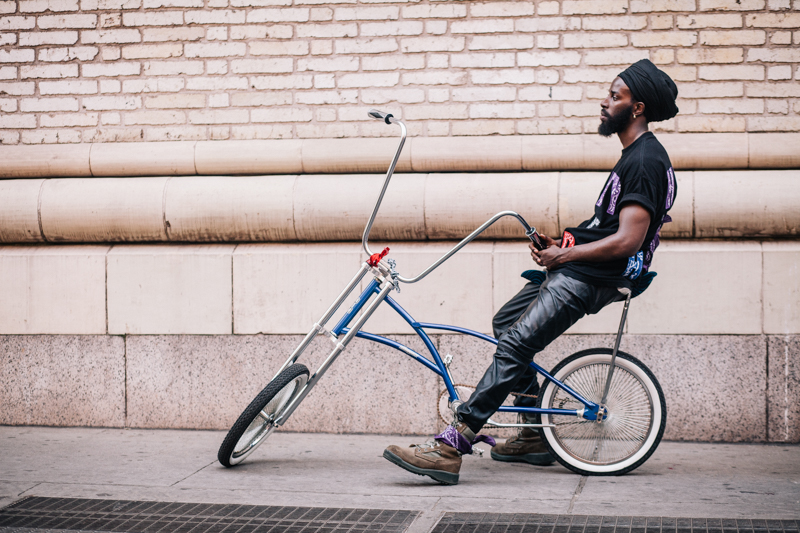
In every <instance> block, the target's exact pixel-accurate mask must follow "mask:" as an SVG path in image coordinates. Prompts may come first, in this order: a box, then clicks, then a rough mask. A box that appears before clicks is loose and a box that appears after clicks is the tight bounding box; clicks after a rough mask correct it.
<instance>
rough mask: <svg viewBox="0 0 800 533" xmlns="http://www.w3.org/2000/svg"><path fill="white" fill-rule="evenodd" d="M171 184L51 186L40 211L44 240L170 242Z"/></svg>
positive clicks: (73, 182) (91, 181)
mask: <svg viewBox="0 0 800 533" xmlns="http://www.w3.org/2000/svg"><path fill="white" fill-rule="evenodd" d="M168 179H169V178H139V179H135V180H124V179H123V180H120V179H114V178H76V179H70V180H47V182H46V183H45V184H44V186H43V189H42V193H41V201H40V208H39V209H40V213H41V224H42V231H43V232H44V236H45V237H46V238H47V240H49V241H52V242H119V241H123V242H125V241H127V242H136V241H161V240H165V238H166V233H165V231H164V216H163V198H164V186H165V185H166V183H167V180H168Z"/></svg>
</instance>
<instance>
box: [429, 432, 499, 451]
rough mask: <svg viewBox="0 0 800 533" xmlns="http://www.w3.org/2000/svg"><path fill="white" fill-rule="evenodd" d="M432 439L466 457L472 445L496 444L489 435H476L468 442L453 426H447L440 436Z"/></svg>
mask: <svg viewBox="0 0 800 533" xmlns="http://www.w3.org/2000/svg"><path fill="white" fill-rule="evenodd" d="M434 439H436V440H438V441H439V442H444V443H445V444H447V445H449V446H452V447H453V448H455V449H456V450H458V451H459V453H462V454H464V455H468V454H471V453H472V445H473V444H478V443H479V442H485V443H487V444H488V445H489V446H494V445H495V444H497V442H495V440H494V439H493V438H492V437H490V436H489V435H477V436H476V437H475V438H474V439H473V440H472V442H470V441H468V440H467V438H466V437H465V436H464V435H462V434H461V433H459V431H458V430H457V429H456V428H455V426H447V428H445V430H444V431H442V432H441V433H440V434H438V435H436V436H435V437H434Z"/></svg>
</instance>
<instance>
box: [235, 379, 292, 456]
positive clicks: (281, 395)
mask: <svg viewBox="0 0 800 533" xmlns="http://www.w3.org/2000/svg"><path fill="white" fill-rule="evenodd" d="M306 381H308V376H307V375H305V374H303V375H300V376H297V377H296V378H294V379H293V380H292V381H291V382H289V383H287V384H286V386H285V387H283V388H282V389H281V390H279V391H278V393H277V394H276V395H275V396H273V397H272V399H271V400H270V401H269V402H268V403H267V405H265V406H264V408H263V409H262V410H261V411H259V413H258V414H257V415H256V417H255V418H254V419H253V421H252V422H250V425H249V426H247V429H245V430H244V433H243V434H242V437H241V438H240V439H239V441H238V442H237V443H236V446H235V447H234V448H233V453H232V454H231V463H232V464H233V463H234V462H239V461H241V460H242V459H244V458H245V457H246V456H247V455H248V454H249V453H250V452H252V451H253V450H254V449H255V448H256V447H257V446H258V445H259V444H261V442H262V441H263V440H264V439H266V438H267V437H268V436H269V435H270V433H272V432H273V431H274V430H275V427H276V426H275V424H274V422H275V419H277V418H278V416H279V415H280V414H281V412H282V411H283V408H284V407H286V405H287V404H288V403H289V401H290V400H291V399H292V397H293V396H294V394H295V392H296V391H297V390H299V389H300V388H301V387H302V386H303V385H305V384H306Z"/></svg>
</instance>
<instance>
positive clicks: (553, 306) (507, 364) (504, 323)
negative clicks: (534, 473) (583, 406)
mask: <svg viewBox="0 0 800 533" xmlns="http://www.w3.org/2000/svg"><path fill="white" fill-rule="evenodd" d="M620 299H622V295H621V294H620V292H619V291H618V290H617V289H616V288H614V287H599V286H595V285H591V284H589V283H585V282H583V281H579V280H577V279H575V278H571V277H569V276H566V275H564V274H560V273H558V272H548V273H547V278H546V279H545V280H544V282H543V283H542V284H541V285H536V284H534V283H528V284H526V285H525V286H524V287H523V288H522V290H521V291H520V292H519V293H518V294H517V295H516V296H514V297H513V298H512V299H511V300H509V301H508V303H506V304H505V305H504V306H503V307H502V308H501V309H500V311H498V312H497V314H496V315H495V316H494V320H493V321H492V327H493V329H494V336H495V338H496V339H498V341H499V343H498V345H497V350H496V351H495V354H494V360H493V361H492V364H491V365H490V366H489V368H488V369H487V370H486V373H485V374H484V375H483V377H482V378H481V380H480V382H478V385H477V387H476V388H475V392H474V393H473V394H472V396H470V398H469V400H468V401H466V402H465V403H463V404H461V405H460V406H459V407H458V418H459V420H461V421H462V422H464V423H465V424H467V426H469V428H470V429H471V430H472V431H474V432H475V433H478V432H479V431H480V430H481V428H482V427H483V425H484V424H485V423H486V421H487V420H488V419H489V417H490V416H492V415H493V414H494V413H495V411H497V408H498V407H500V406H501V405H502V404H503V402H504V401H505V399H506V397H507V396H508V395H509V394H510V393H511V392H512V391H513V392H521V393H523V394H529V395H536V394H537V393H538V391H539V383H538V381H537V379H536V375H537V373H536V371H535V370H533V368H531V367H530V362H531V361H533V357H534V355H536V354H537V353H539V352H541V351H542V350H544V348H545V347H546V346H547V345H548V344H550V343H551V342H553V340H555V339H556V338H557V337H558V336H559V335H561V334H562V333H564V332H565V331H566V330H567V329H569V327H570V326H572V325H573V324H575V322H577V321H578V319H580V318H581V317H583V316H584V315H587V314H589V315H591V314H595V313H597V312H598V311H600V310H601V309H602V308H603V307H605V306H606V305H608V304H609V303H611V302H615V301H617V300H620ZM514 405H517V406H522V407H535V406H536V398H527V397H524V396H518V397H517V398H516V399H515V401H514Z"/></svg>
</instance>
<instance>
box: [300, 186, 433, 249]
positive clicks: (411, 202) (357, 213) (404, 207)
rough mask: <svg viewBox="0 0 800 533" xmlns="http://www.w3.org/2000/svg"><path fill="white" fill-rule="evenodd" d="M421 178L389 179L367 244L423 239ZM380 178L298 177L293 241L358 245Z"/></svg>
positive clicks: (423, 192) (376, 196)
mask: <svg viewBox="0 0 800 533" xmlns="http://www.w3.org/2000/svg"><path fill="white" fill-rule="evenodd" d="M425 180H426V175H424V174H399V175H396V176H394V177H393V178H392V181H391V183H390V184H389V188H388V189H387V190H386V195H385V196H384V201H383V204H382V205H381V209H380V211H379V212H378V216H377V218H376V219H375V225H374V227H373V231H372V233H371V234H370V239H371V240H377V239H387V240H394V239H397V240H422V239H425V229H426V228H425V219H424V211H423V209H424V194H425ZM383 183H384V178H383V177H382V176H379V175H375V174H360V175H348V176H341V177H340V176H312V175H303V176H300V177H298V179H297V182H296V185H295V190H294V217H295V230H296V231H297V238H298V239H299V240H302V241H345V240H346V241H360V240H361V234H362V233H363V231H364V227H365V226H366V224H367V221H368V220H369V216H370V214H371V213H372V209H373V207H374V205H375V201H376V200H377V199H378V194H379V193H380V191H381V187H383Z"/></svg>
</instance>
